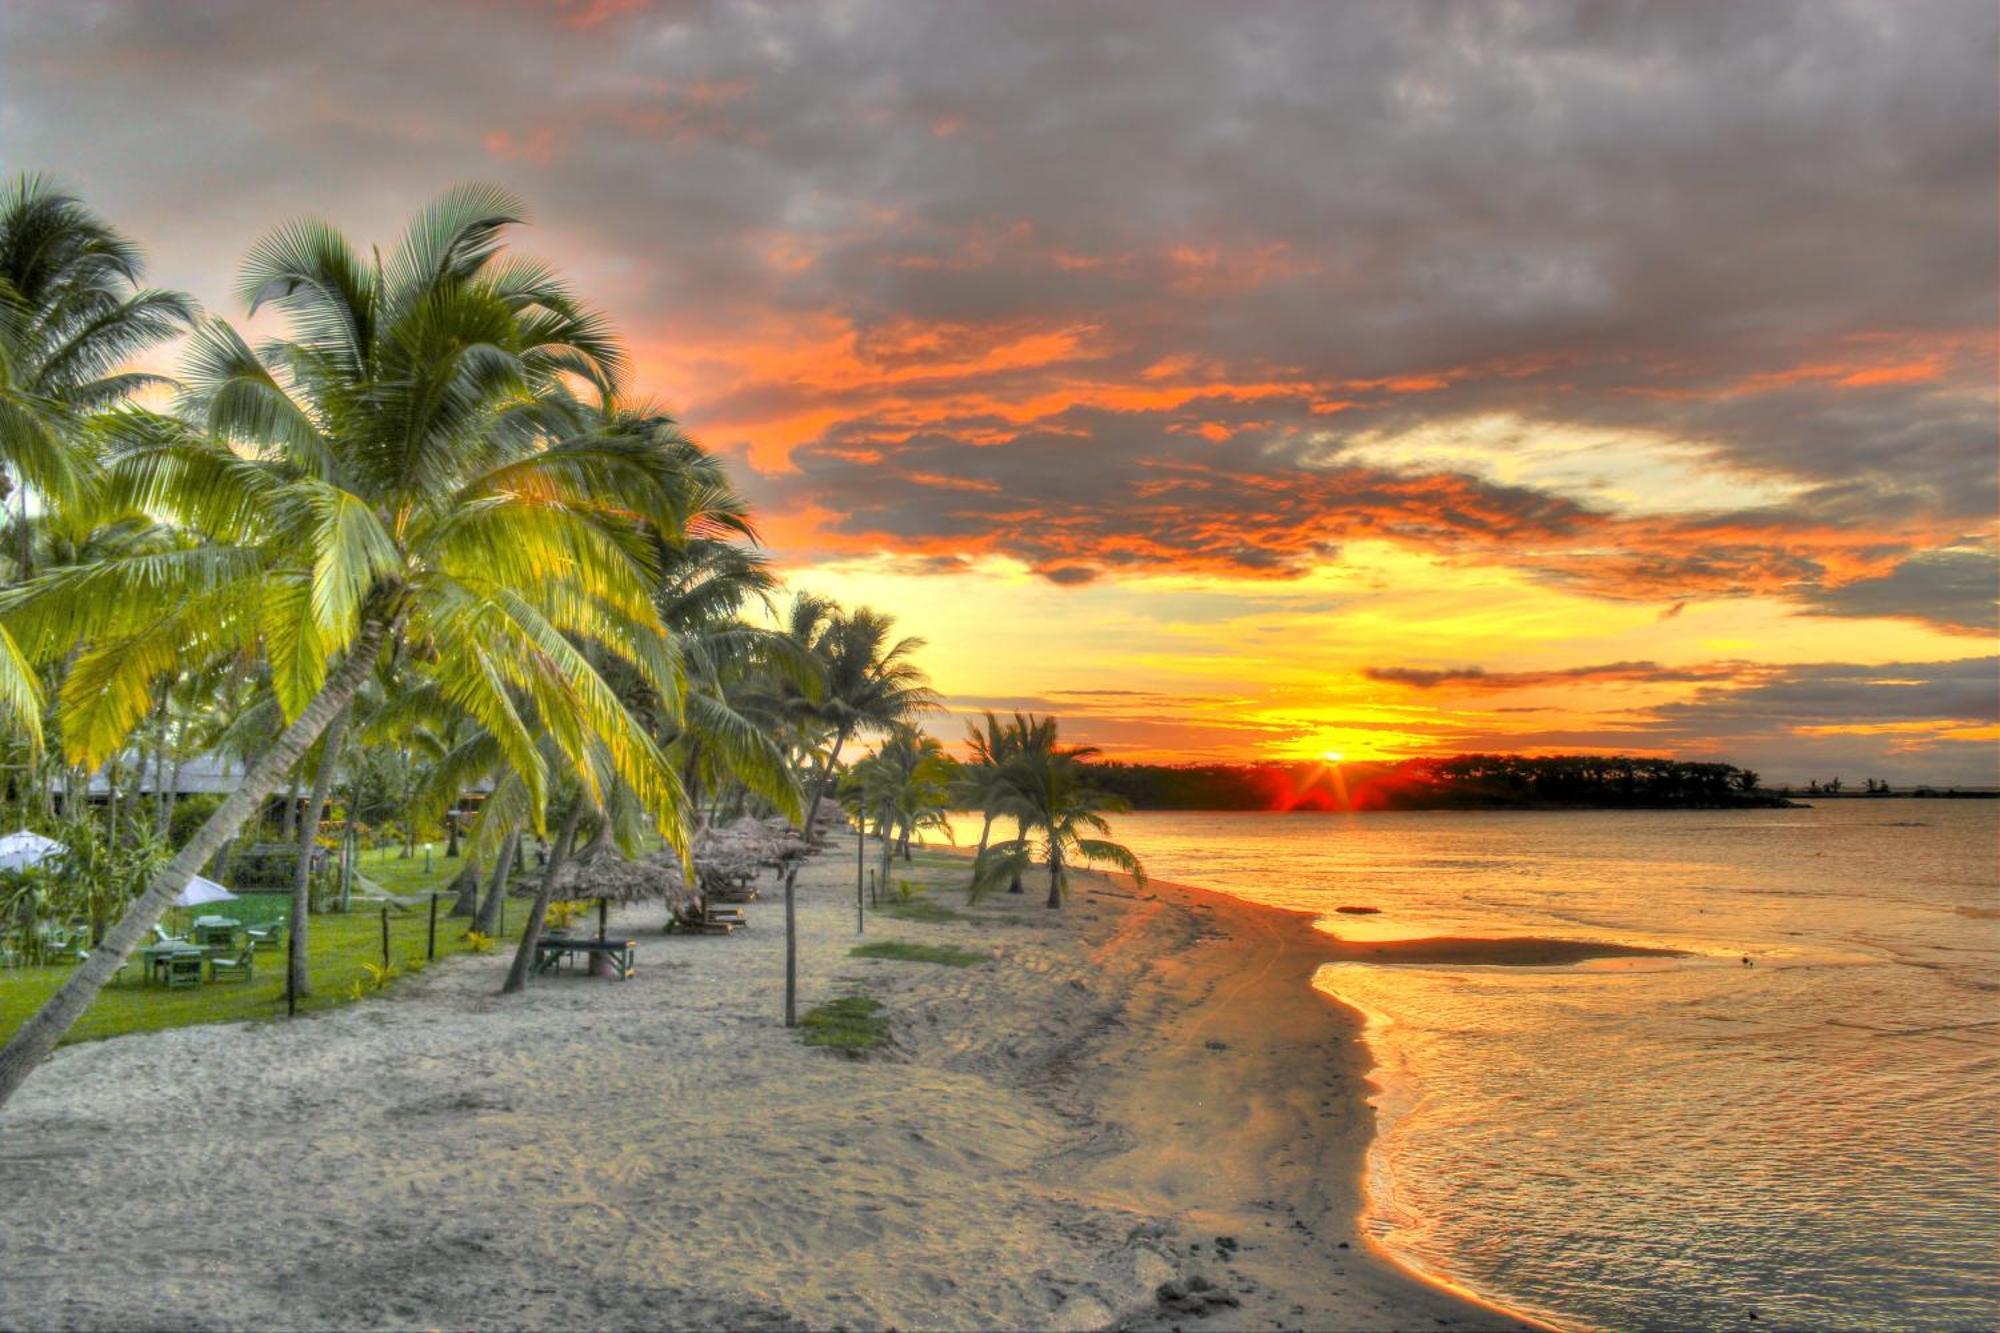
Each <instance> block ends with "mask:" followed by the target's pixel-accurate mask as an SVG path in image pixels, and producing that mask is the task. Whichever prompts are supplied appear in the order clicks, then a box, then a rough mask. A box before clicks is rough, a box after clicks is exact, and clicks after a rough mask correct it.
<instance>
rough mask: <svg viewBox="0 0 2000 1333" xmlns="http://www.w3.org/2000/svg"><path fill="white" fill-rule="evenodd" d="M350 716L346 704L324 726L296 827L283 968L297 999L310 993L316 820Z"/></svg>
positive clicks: (322, 811)
mask: <svg viewBox="0 0 2000 1333" xmlns="http://www.w3.org/2000/svg"><path fill="white" fill-rule="evenodd" d="M352 716H354V705H353V704H351V703H350V704H348V705H347V706H346V707H344V708H342V709H341V710H340V711H339V712H338V713H335V714H334V715H333V721H332V722H330V723H328V724H327V728H326V740H325V741H323V742H322V743H321V745H320V747H319V771H318V772H316V773H314V774H313V785H312V795H311V796H310V797H309V798H308V803H307V805H306V811H305V818H304V819H303V820H302V821H301V822H300V826H299V863H298V865H297V866H296V867H295V868H294V869H293V871H292V929H291V947H290V950H289V952H288V953H287V955H286V960H287V961H286V965H285V966H286V985H287V986H288V987H289V988H290V989H289V991H288V993H289V994H290V995H291V996H292V998H294V999H299V1000H303V999H304V998H305V997H306V996H308V995H311V994H312V982H311V981H310V980H309V979H308V978H307V976H306V944H307V942H308V940H309V938H310V936H309V933H308V932H310V930H311V929H312V925H311V920H312V918H311V912H312V854H313V850H314V847H315V845H316V844H317V843H318V841H319V821H320V817H321V816H322V815H323V814H325V813H326V798H327V793H328V792H330V791H332V790H333V773H334V770H335V769H336V768H338V767H339V766H340V747H341V743H342V742H344V741H345V740H346V739H347V720H348V719H349V718H350V717H352Z"/></svg>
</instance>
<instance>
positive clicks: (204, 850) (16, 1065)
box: [0, 620, 387, 1105]
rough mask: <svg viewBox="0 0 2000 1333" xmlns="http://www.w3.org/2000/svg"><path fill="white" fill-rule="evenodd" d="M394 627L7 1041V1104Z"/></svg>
mask: <svg viewBox="0 0 2000 1333" xmlns="http://www.w3.org/2000/svg"><path fill="white" fill-rule="evenodd" d="M386 631H387V626H386V625H384V624H383V623H381V622H380V621H373V620H371V621H367V622H364V623H363V625H362V627H361V633H360V635H359V637H357V638H356V639H355V641H354V646H353V648H352V649H350V650H349V652H348V656H347V659H346V660H345V661H344V662H342V663H341V664H340V667H339V668H338V669H337V670H336V671H334V673H333V674H332V676H330V677H329V678H328V680H327V682H326V685H325V687H324V688H322V689H321V690H320V692H319V697H317V698H316V699H314V700H313V701H312V702H311V703H309V704H307V705H306V707H305V711H304V712H302V713H300V714H299V715H298V717H297V718H296V719H294V720H293V721H292V722H291V723H290V725H288V726H287V727H286V728H285V729H284V730H283V731H282V732H280V733H279V734H278V739H277V741H276V742H274V743H273V744H272V746H271V748H270V749H268V750H266V751H265V752H264V754H263V756H262V757H261V758H259V759H258V760H257V762H256V763H255V764H253V765H252V766H251V767H250V770H249V771H248V772H247V773H245V774H244V775H243V781H242V782H241V783H240V784H239V785H238V786H237V788H236V790H235V791H233V792H231V793H230V794H229V798H228V799H227V800H225V801H223V803H222V804H221V805H219V806H217V807H216V810H215V813H214V814H212V815H210V816H209V817H208V821H207V822H206V823H204V824H203V825H202V826H201V827H200V828H199V829H197V830H196V831H195V835H194V836H193V837H192V838H190V839H188V842H187V845H186V846H185V847H183V848H181V849H180V851H179V852H178V853H176V854H175V856H174V858H173V859H172V860H171V861H168V862H167V863H166V864H165V865H164V866H162V867H160V869H159V870H157V871H155V872H154V874H153V878H152V880H151V881H150V882H149V883H148V884H147V885H146V891H145V892H144V893H142V894H140V895H139V896H138V897H137V898H135V899H133V901H132V905H131V906H130V907H128V908H126V909H125V915H123V916H122V917H120V918H118V924H116V925H114V926H113V927H112V928H111V929H110V930H108V931H106V932H105V935H104V942H103V945H102V946H101V947H100V948H98V949H95V950H93V951H92V953H91V955H90V957H89V958H87V959H85V960H84V961H83V962H82V963H81V964H79V965H78V966H77V969H76V971H74V972H72V973H70V977H69V980H68V981H66V982H64V983H63V985H62V988H61V989H60V990H58V991H57V992H56V993H55V994H54V995H52V996H50V997H49V1000H48V1003H46V1004H44V1005H43V1006H42V1007H41V1008H40V1009H39V1010H37V1011H36V1012H35V1015H34V1017H32V1018H30V1019H29V1020H28V1021H27V1022H26V1023H23V1024H22V1025H21V1027H20V1030H19V1031H17V1032H16V1033H15V1034H14V1035H13V1037H12V1038H10V1039H9V1040H8V1042H7V1045H6V1046H5V1048H0V1105H5V1104H6V1101H7V1099H8V1098H9V1097H12V1096H13V1095H14V1091H15V1089H17V1088H19V1087H20V1086H21V1084H22V1082H23V1081H24V1080H25V1079H26V1078H27V1077H28V1075H29V1074H30V1073H32V1072H34V1069H35V1066H37V1065H39V1064H40V1063H41V1062H42V1061H43V1060H44V1059H46V1058H47V1056H48V1054H49V1052H50V1051H52V1050H54V1049H55V1046H56V1043H57V1042H59V1041H61V1040H62V1037H63V1034H64V1033H66V1032H68V1031H69V1030H70V1028H71V1027H72V1026H73V1025H74V1024H75V1023H76V1020H77V1019H79V1018H81V1017H83V1015H84V1011H85V1010H87V1009H89V1008H90V1006H91V1003H92V1002H93V1001H94V1000H96V999H97V994H98V992H99V991H101V990H103V989H104V983H106V982H107V981H109V980H111V978H112V976H113V975H115V974H116V973H117V971H118V969H119V968H121V967H123V966H124V965H125V960H126V959H127V958H129V957H131V955H132V951H133V950H134V949H136V948H138V947H139V945H140V943H141V942H142V941H143V940H144V939H145V936H146V932H147V931H149V930H151V929H152V928H153V924H154V923H155V922H157V921H158V920H159V919H160V917H161V916H162V915H164V914H165V912H166V910H167V908H168V907H170V906H172V905H173V901H174V898H175V896H176V895H177V894H179V893H180V891H181V890H182V889H184V888H186V887H187V882H188V876H190V875H192V874H194V873H195V871H197V870H199V869H200V868H201V866H202V863H203V862H205V861H207V860H208V858H209V857H211V856H213V855H214V854H215V853H216V852H217V851H218V850H219V849H220V848H221V847H222V844H223V843H224V842H226V841H228V839H229V837H230V835H231V834H233V833H235V832H236V830H237V829H238V828H240V827H242V825H243V823H244V821H245V820H247V819H249V818H250V817H251V815H253V814H255V813H256V812H257V811H258V810H259V809H260V808H261V807H262V806H263V804H264V800H265V798H266V797H268V796H269V795H270V794H271V793H272V791H274V790H275V789H276V788H277V785H278V783H279V782H281V781H283V780H284V776H285V774H286V773H288V772H290V771H291V769H292V767H293V766H294V765H295V764H297V763H298V762H299V760H300V759H302V758H304V757H305V753H306V751H307V750H309V749H310V748H312V743H313V742H314V741H316V740H318V739H319V735H320V733H321V732H323V731H325V730H326V728H327V726H328V725H329V724H330V723H331V722H332V721H333V718H334V715H335V714H336V713H338V712H340V710H341V709H343V708H345V707H346V706H347V702H348V700H350V699H352V698H353V697H354V693H355V691H356V690H358V689H360V688H361V683H362V682H363V681H364V680H366V679H367V678H368V673H369V672H370V671H373V670H374V669H375V656H376V654H377V652H378V651H379V650H380V649H381V647H382V639H383V636H384V634H385V633H386Z"/></svg>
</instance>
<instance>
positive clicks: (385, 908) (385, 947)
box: [382, 903, 389, 967]
mask: <svg viewBox="0 0 2000 1333" xmlns="http://www.w3.org/2000/svg"><path fill="white" fill-rule="evenodd" d="M382 966H384V967H387V966H389V905H388V904H387V903H384V904H382Z"/></svg>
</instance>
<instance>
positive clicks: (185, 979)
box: [166, 952, 202, 990]
mask: <svg viewBox="0 0 2000 1333" xmlns="http://www.w3.org/2000/svg"><path fill="white" fill-rule="evenodd" d="M201 964H202V957H201V955H200V954H199V953H193V952H189V953H177V954H174V955H172V956H171V957H169V958H168V959H167V963H166V972H167V989H168V990H183V989H185V988H187V987H189V986H199V985H201Z"/></svg>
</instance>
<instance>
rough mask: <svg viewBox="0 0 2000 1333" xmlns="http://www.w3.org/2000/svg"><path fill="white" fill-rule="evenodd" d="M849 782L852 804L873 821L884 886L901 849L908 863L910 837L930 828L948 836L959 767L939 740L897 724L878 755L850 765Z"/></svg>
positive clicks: (875, 754) (905, 724)
mask: <svg viewBox="0 0 2000 1333" xmlns="http://www.w3.org/2000/svg"><path fill="white" fill-rule="evenodd" d="M851 776H852V779H853V784H854V787H855V790H856V793H857V794H856V796H855V801H856V804H857V806H858V807H859V808H860V809H861V810H863V811H864V812H866V813H867V814H871V815H873V816H875V819H876V831H877V832H878V834H879V835H880V836H881V839H882V883H884V884H887V883H888V882H889V861H890V857H891V856H892V855H893V853H894V852H895V850H896V848H897V846H898V844H899V843H900V845H901V848H902V852H903V859H904V860H906V861H907V860H909V859H910V836H911V835H912V834H913V833H915V832H917V831H918V830H920V829H926V828H930V829H939V830H942V831H943V832H945V833H946V835H947V836H949V834H950V831H951V825H950V819H949V811H950V809H951V796H952V791H953V788H954V785H955V783H956V782H957V780H958V764H957V762H956V761H955V760H953V759H952V757H951V756H950V755H948V754H946V753H945V751H944V745H943V743H942V742H940V741H939V740H938V739H937V737H935V736H927V735H925V734H924V733H923V732H921V731H919V730H917V729H916V728H915V727H913V726H910V725H909V724H907V723H903V724H899V725H897V726H895V727H893V728H891V729H890V732H889V735H888V738H887V739H886V740H884V741H883V742H882V746H881V748H880V749H878V750H876V751H875V753H874V754H872V755H869V756H868V757H867V758H866V759H864V760H862V761H861V762H860V763H857V764H855V765H854V767H853V769H852V770H851Z"/></svg>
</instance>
